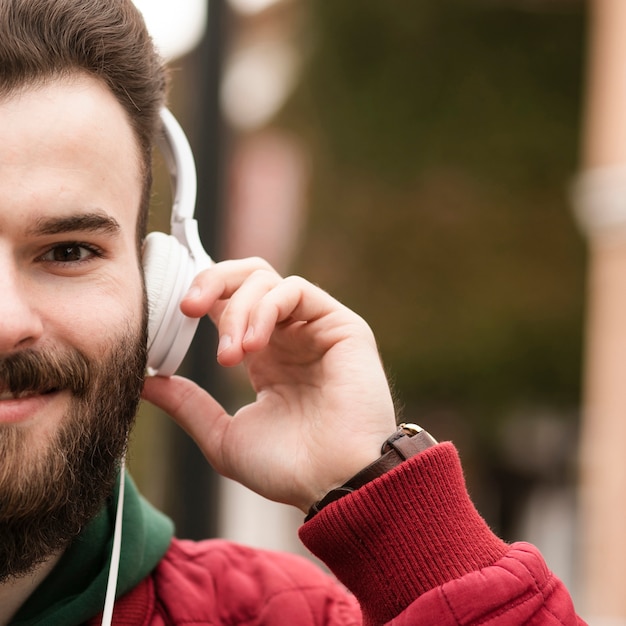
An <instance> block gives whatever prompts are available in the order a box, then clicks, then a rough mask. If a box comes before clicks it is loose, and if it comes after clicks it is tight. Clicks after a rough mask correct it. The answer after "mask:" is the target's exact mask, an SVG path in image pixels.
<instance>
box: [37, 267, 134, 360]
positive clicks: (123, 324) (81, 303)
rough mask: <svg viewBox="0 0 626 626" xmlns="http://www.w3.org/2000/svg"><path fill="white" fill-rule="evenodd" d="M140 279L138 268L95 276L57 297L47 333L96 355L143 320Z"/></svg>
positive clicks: (132, 331) (86, 352)
mask: <svg viewBox="0 0 626 626" xmlns="http://www.w3.org/2000/svg"><path fill="white" fill-rule="evenodd" d="M143 293H144V292H143V282H142V278H141V274H140V272H139V270H134V271H131V272H128V273H127V274H126V275H125V276H124V277H121V276H118V277H117V278H116V279H113V278H110V279H105V278H102V277H100V278H97V279H94V280H92V281H90V282H89V283H88V284H85V285H83V286H82V288H81V289H78V290H77V293H76V292H75V293H74V294H73V296H72V295H70V294H68V293H65V294H64V298H63V299H62V300H61V301H59V300H56V302H55V306H52V307H50V309H49V312H48V313H47V315H46V318H47V322H48V323H47V324H46V326H47V328H48V330H49V331H50V333H49V334H51V335H54V336H55V339H56V341H59V342H62V343H67V344H71V345H73V346H75V347H77V348H79V349H81V350H82V351H84V352H85V354H87V355H95V354H97V352H98V351H99V350H101V349H106V348H107V347H108V346H109V344H110V343H111V342H112V341H114V340H115V339H116V338H118V337H120V336H121V335H122V334H124V333H128V332H131V333H133V334H134V333H136V332H138V331H139V330H140V329H141V327H142V324H143V323H144V295H143Z"/></svg>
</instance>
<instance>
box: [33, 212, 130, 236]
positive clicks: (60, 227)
mask: <svg viewBox="0 0 626 626" xmlns="http://www.w3.org/2000/svg"><path fill="white" fill-rule="evenodd" d="M74 231H80V232H90V233H107V234H116V233H118V232H120V231H121V226H120V224H119V222H118V221H117V220H116V219H115V218H113V217H110V216H109V215H105V214H103V213H99V212H93V213H79V214H76V215H68V216H64V217H44V218H40V219H38V220H37V221H36V223H35V225H34V226H33V227H32V228H29V229H28V234H29V235H34V236H41V235H59V234H62V233H69V232H74Z"/></svg>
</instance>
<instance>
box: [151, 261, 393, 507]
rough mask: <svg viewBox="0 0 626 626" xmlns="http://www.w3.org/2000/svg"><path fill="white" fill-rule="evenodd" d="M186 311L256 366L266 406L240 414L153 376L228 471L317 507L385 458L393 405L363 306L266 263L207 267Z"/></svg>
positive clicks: (228, 352)
mask: <svg viewBox="0 0 626 626" xmlns="http://www.w3.org/2000/svg"><path fill="white" fill-rule="evenodd" d="M181 309H182V311H183V313H185V314H186V315H189V316H190V317H200V316H202V315H205V314H208V315H209V316H210V317H211V319H212V320H213V322H214V323H215V324H216V326H217V329H218V332H219V337H220V340H219V346H218V361H219V362H220V363H221V364H222V365H224V366H234V365H238V364H240V363H244V364H245V367H246V370H247V373H248V376H249V379H250V382H251V384H252V387H253V389H254V391H255V392H256V401H255V402H252V403H251V404H249V405H247V406H244V407H242V408H241V409H239V410H238V411H237V412H236V413H235V414H234V415H229V414H228V413H227V412H226V411H225V410H224V409H223V408H222V407H221V406H220V404H219V403H218V402H217V401H216V400H215V399H214V398H213V397H212V396H211V395H210V394H208V393H207V392H206V391H204V390H203V389H201V388H200V387H198V386H197V385H196V384H195V383H193V382H191V381H189V380H187V379H185V378H182V377H178V376H176V377H172V378H158V377H155V378H148V379H147V380H146V383H145V387H144V392H143V396H144V398H145V399H147V400H148V401H150V402H152V403H153V404H155V405H157V406H159V407H161V408H162V409H163V410H164V411H166V412H167V413H169V414H170V415H171V416H172V417H173V418H174V419H175V420H176V421H177V422H178V423H179V424H180V425H181V426H182V427H183V428H184V429H185V430H186V431H187V432H188V433H189V434H190V435H191V436H192V437H193V438H194V440H195V441H196V443H197V444H198V446H199V447H200V449H201V450H202V452H203V453H204V455H205V456H206V458H207V459H208V461H209V462H210V463H211V465H213V467H214V468H215V469H216V470H217V471H218V472H220V473H221V474H223V475H225V476H227V477H229V478H233V479H235V480H237V481H239V482H240V483H242V484H244V485H246V486H247V487H249V488H251V489H253V490H254V491H256V492H257V493H259V494H261V495H263V496H265V497H267V498H269V499H271V500H275V501H278V502H285V503H288V504H293V505H295V506H297V507H299V508H300V509H302V510H303V511H305V512H306V511H308V509H309V507H310V506H311V505H312V504H313V503H314V502H316V501H317V500H319V499H321V498H322V497H323V496H324V495H325V494H326V493H327V492H328V491H330V490H331V489H333V488H335V487H338V486H339V485H341V484H343V483H344V482H345V481H346V480H348V479H349V478H351V477H352V476H353V475H354V474H356V473H357V472H358V471H360V470H361V469H363V468H364V467H365V466H366V465H368V464H369V463H371V462H372V461H374V460H375V459H377V458H378V457H379V456H380V447H381V445H382V443H383V442H384V440H385V439H386V438H387V437H388V436H389V435H390V434H391V433H392V432H393V431H394V430H395V414H394V407H393V401H392V397H391V392H390V390H389V386H388V384H387V380H386V376H385V373H384V370H383V367H382V364H381V362H380V358H379V355H378V350H377V347H376V342H375V340H374V336H373V334H372V331H371V330H370V328H369V326H368V325H367V324H366V323H365V321H364V320H363V319H362V318H360V317H359V316H358V315H357V314H356V313H354V312H352V311H351V310H350V309H348V308H347V307H345V306H343V305H342V304H340V303H339V302H337V300H335V299H334V298H332V297H331V296H330V295H328V294H327V293H326V292H324V291H323V290H322V289H319V288H318V287H316V286H314V285H312V284H311V283H309V282H307V281H306V280H304V279H303V278H299V277H289V278H284V279H283V278H281V277H280V276H279V275H278V274H277V273H276V272H275V270H274V269H273V268H271V267H270V266H269V265H268V264H267V263H266V262H265V261H262V260H261V259H245V260H241V261H225V262H222V263H218V264H216V265H215V266H213V267H211V268H210V269H208V270H206V271H204V272H202V273H201V274H199V275H198V276H197V277H196V279H195V280H194V283H193V285H192V288H191V289H190V291H189V294H188V295H187V296H186V298H185V299H184V300H183V302H182V304H181Z"/></svg>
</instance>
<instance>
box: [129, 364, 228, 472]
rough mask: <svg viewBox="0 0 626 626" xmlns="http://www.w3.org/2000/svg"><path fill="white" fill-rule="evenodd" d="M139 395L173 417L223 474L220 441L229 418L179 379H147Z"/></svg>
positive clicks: (192, 385) (201, 391)
mask: <svg viewBox="0 0 626 626" xmlns="http://www.w3.org/2000/svg"><path fill="white" fill-rule="evenodd" d="M141 395H142V398H143V399H144V400H147V401H148V402H150V403H152V404H154V405H155V406H157V407H159V408H160V409H162V410H163V411H165V412H166V413H167V414H168V415H169V416H170V417H172V418H173V419H174V421H175V422H176V423H178V424H179V426H181V427H182V428H183V429H184V430H185V431H186V432H187V433H188V434H189V435H190V436H191V437H192V438H193V439H194V441H195V442H196V443H197V444H198V447H199V448H200V449H201V450H202V452H203V453H204V455H205V456H206V458H207V460H208V461H209V463H211V465H212V466H213V467H214V468H215V469H216V470H217V471H219V472H221V473H223V472H224V461H223V458H222V455H221V453H220V450H221V441H222V440H223V437H224V433H225V431H226V429H227V428H228V425H229V424H230V421H231V416H230V415H229V414H228V413H227V412H226V411H225V410H224V408H223V407H222V406H221V405H220V403H219V402H217V400H215V399H214V398H213V397H212V396H211V395H210V394H209V393H207V392H206V391H205V390H204V389H202V388H201V387H199V386H198V385H196V384H195V383H194V382H192V381H191V380H188V379H187V378H183V377H181V376H172V377H168V378H165V377H160V376H148V377H147V378H146V380H145V382H144V387H143V391H142V394H141Z"/></svg>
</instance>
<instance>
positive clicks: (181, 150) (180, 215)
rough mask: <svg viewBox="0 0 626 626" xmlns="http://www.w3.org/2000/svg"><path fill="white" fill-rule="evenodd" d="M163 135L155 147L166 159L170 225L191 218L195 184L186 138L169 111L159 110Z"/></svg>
mask: <svg viewBox="0 0 626 626" xmlns="http://www.w3.org/2000/svg"><path fill="white" fill-rule="evenodd" d="M161 122H162V123H163V134H162V135H160V136H159V138H158V140H157V145H158V147H159V150H160V151H161V154H163V157H164V158H165V163H166V165H167V169H168V171H169V174H170V180H171V182H172V193H173V194H174V199H173V202H172V217H171V224H172V226H174V223H175V222H182V221H183V220H186V219H192V218H193V215H194V209H195V206H196V193H197V189H198V181H197V177H196V164H195V161H194V158H193V153H192V152H191V146H190V145H189V142H188V141H187V137H186V135H185V133H184V131H183V129H182V128H181V126H180V124H179V123H178V121H177V120H176V118H175V117H174V116H173V115H172V113H171V111H170V110H169V109H167V108H165V107H163V108H162V109H161Z"/></svg>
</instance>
